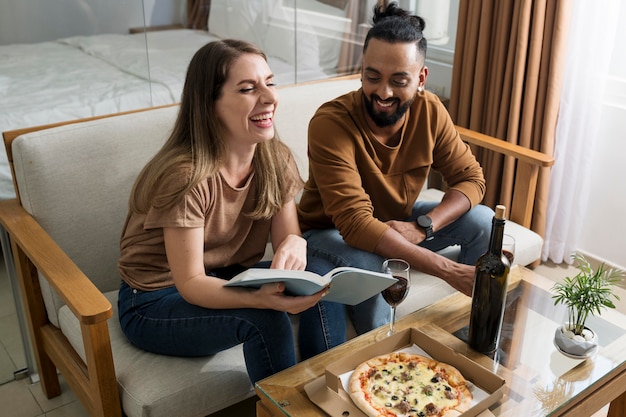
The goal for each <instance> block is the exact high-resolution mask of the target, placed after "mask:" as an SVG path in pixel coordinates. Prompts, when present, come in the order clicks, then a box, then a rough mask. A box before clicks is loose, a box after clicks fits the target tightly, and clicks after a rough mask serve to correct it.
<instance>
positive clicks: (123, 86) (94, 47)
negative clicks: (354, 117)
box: [0, 29, 328, 199]
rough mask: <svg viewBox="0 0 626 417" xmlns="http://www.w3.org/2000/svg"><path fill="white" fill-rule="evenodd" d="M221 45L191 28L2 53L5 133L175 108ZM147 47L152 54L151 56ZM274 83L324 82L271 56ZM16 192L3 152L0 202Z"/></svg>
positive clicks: (0, 115) (316, 71)
mask: <svg viewBox="0 0 626 417" xmlns="http://www.w3.org/2000/svg"><path fill="white" fill-rule="evenodd" d="M216 39H218V37H217V36H215V35H213V34H211V33H209V32H206V31H198V30H190V29H180V30H168V31H156V32H147V33H145V34H144V33H140V34H129V35H122V34H102V35H93V36H76V37H70V38H63V39H58V40H56V41H50V42H41V43H35V44H15V45H4V46H0V95H1V96H2V100H1V101H0V132H4V131H7V130H14V129H20V128H26V127H30V126H38V125H43V124H48V123H56V122H62V121H67V120H73V119H78V118H85V117H93V116H98V115H104V114H110V113H117V112H121V111H127V110H133V109H139V108H145V107H152V106H159V105H165V104H171V103H175V102H178V101H179V100H180V96H181V93H182V88H183V84H184V78H185V74H186V70H187V66H188V64H189V61H190V60H191V57H192V56H193V54H194V53H195V51H197V50H198V49H199V48H200V47H201V46H203V45H204V44H206V43H208V42H210V41H213V40H216ZM146 44H147V45H148V53H146ZM268 62H269V65H270V68H271V69H272V71H273V72H274V73H275V74H276V82H277V84H282V85H286V84H292V83H294V82H302V81H308V80H314V79H322V78H327V77H328V74H326V73H325V72H324V71H323V70H322V69H321V68H316V67H307V68H306V70H304V71H303V70H298V75H297V76H296V74H295V72H296V67H295V66H294V65H292V64H290V63H288V62H286V61H285V60H283V59H281V58H280V57H275V56H268ZM14 196H15V192H14V189H13V182H12V179H11V173H10V169H9V165H8V160H7V156H6V152H5V150H4V147H2V149H1V150H0V199H8V198H13V197H14Z"/></svg>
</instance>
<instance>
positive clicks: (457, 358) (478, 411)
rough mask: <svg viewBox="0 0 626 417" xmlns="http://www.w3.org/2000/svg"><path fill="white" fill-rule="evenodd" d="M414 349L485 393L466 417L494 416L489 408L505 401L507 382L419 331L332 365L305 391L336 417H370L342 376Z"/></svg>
mask: <svg viewBox="0 0 626 417" xmlns="http://www.w3.org/2000/svg"><path fill="white" fill-rule="evenodd" d="M413 345H416V346H418V347H419V348H420V349H422V350H423V351H424V352H425V353H426V354H427V355H429V356H431V357H432V358H433V359H436V360H438V361H440V362H444V363H448V364H450V365H452V366H454V367H456V368H457V369H458V370H459V371H460V372H461V373H462V374H463V376H464V377H465V379H467V380H469V381H471V383H473V384H474V385H475V386H476V387H477V388H478V389H480V390H481V399H480V401H478V402H477V403H476V404H474V405H473V406H472V408H470V409H469V410H467V411H466V412H464V413H463V414H462V417H475V416H480V417H486V416H493V414H492V413H491V412H490V411H489V410H488V408H489V407H490V406H491V405H493V404H495V403H496V402H497V401H498V400H499V399H500V398H502V395H503V391H504V379H502V378H501V377H499V376H498V375H496V374H495V373H493V372H491V371H490V370H488V369H486V368H485V367H483V366H481V365H479V364H477V363H476V362H474V361H472V360H470V359H469V358H467V357H466V356H463V355H462V354H460V353H458V352H456V351H454V350H453V349H451V348H449V347H448V346H445V345H443V344H442V343H440V342H438V341H437V340H435V339H433V338H432V337H430V336H428V335H426V334H425V333H423V332H421V331H419V330H418V329H415V328H411V329H406V330H403V331H401V332H398V333H397V334H395V335H393V336H390V337H388V338H385V339H383V340H381V341H379V342H376V343H373V344H371V345H369V346H367V347H365V348H362V349H360V350H357V351H355V352H353V353H352V354H351V355H350V356H348V357H345V358H343V359H340V360H338V361H336V362H333V363H331V364H330V365H328V366H327V367H326V373H325V375H324V376H322V377H320V378H317V379H316V380H314V381H312V382H311V383H309V384H307V385H305V387H304V390H305V392H306V393H307V395H308V396H309V398H310V399H311V401H312V402H313V403H315V404H316V405H317V406H318V407H320V408H321V409H322V410H324V411H325V412H326V413H328V414H329V415H330V416H332V417H335V416H337V417H342V416H344V417H345V416H350V417H367V416H366V415H365V414H364V413H363V412H362V411H361V410H360V409H359V408H358V407H357V406H356V405H355V404H354V402H353V401H352V399H351V398H350V395H349V394H348V392H346V391H345V389H344V388H343V384H342V381H341V376H342V375H344V374H345V373H347V372H350V371H352V370H354V369H355V368H356V367H357V366H358V365H359V364H361V363H362V362H364V361H366V360H368V359H370V358H373V357H375V356H378V355H382V354H385V353H389V352H395V351H398V350H401V349H403V348H406V347H408V346H413Z"/></svg>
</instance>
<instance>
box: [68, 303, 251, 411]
mask: <svg viewBox="0 0 626 417" xmlns="http://www.w3.org/2000/svg"><path fill="white" fill-rule="evenodd" d="M105 296H106V297H107V299H108V300H109V301H110V302H111V304H112V305H113V317H112V318H111V319H109V335H110V337H111V348H112V350H113V358H114V362H115V374H116V375H117V383H118V386H119V390H120V398H121V400H122V404H123V407H124V412H125V413H126V415H128V416H141V417H171V416H205V415H208V414H210V413H213V412H215V411H218V410H221V409H223V408H226V407H228V406H230V405H232V404H236V403H238V402H240V401H243V400H245V399H246V398H249V397H251V396H253V395H254V389H253V387H252V384H251V383H250V379H249V378H248V373H247V371H246V366H245V362H244V359H243V349H242V345H238V346H236V347H234V348H232V349H228V350H225V351H222V352H220V353H218V354H216V355H212V356H207V357H200V358H179V357H173V356H168V357H167V360H163V358H164V357H163V356H161V355H157V354H154V353H150V352H146V351H144V350H141V349H138V348H136V347H134V346H133V345H131V344H130V343H128V341H127V339H126V336H124V333H122V329H121V328H120V324H119V321H118V318H117V291H110V292H107V293H105ZM59 323H60V325H61V331H62V332H63V334H64V335H65V336H66V337H67V338H68V340H69V342H70V343H71V344H72V346H73V347H74V349H76V351H77V352H78V353H79V355H80V356H81V358H83V360H85V351H84V349H83V339H82V336H81V334H80V325H79V323H78V320H77V319H76V316H74V314H72V312H71V311H70V309H69V308H68V307H67V306H64V307H62V308H61V309H60V310H59Z"/></svg>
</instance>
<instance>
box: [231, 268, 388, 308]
mask: <svg viewBox="0 0 626 417" xmlns="http://www.w3.org/2000/svg"><path fill="white" fill-rule="evenodd" d="M271 282H283V283H285V293H286V294H289V295H311V294H315V293H316V292H318V291H320V290H321V289H322V288H324V287H326V286H328V285H329V284H330V290H329V292H328V294H326V296H325V297H324V301H333V302H335V303H341V304H348V305H356V304H359V303H361V302H363V301H365V300H367V299H368V298H370V297H372V296H374V295H376V294H378V293H379V292H381V291H382V290H384V289H385V288H387V287H390V286H391V285H392V284H393V283H394V282H396V279H395V278H394V277H392V276H391V275H390V274H385V273H382V272H374V271H368V270H365V269H359V268H352V267H339V268H335V269H333V270H332V271H330V272H328V273H327V274H326V275H324V276H321V275H318V274H316V273H315V272H310V271H291V270H284V269H264V268H250V269H248V270H246V271H243V272H242V273H240V274H238V275H235V276H234V277H233V278H232V279H231V280H230V281H228V283H227V284H226V286H227V287H253V288H259V287H260V286H261V285H263V284H267V283H271Z"/></svg>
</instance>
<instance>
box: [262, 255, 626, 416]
mask: <svg viewBox="0 0 626 417" xmlns="http://www.w3.org/2000/svg"><path fill="white" fill-rule="evenodd" d="M553 284H554V281H551V280H549V279H547V278H545V277H542V276H541V275H539V274H537V273H535V272H533V271H531V270H529V269H527V268H524V267H519V266H516V267H514V268H513V269H512V270H511V274H510V279H509V293H508V296H507V308H506V312H505V318H504V324H503V329H502V335H501V341H500V346H499V348H498V350H497V351H496V352H495V354H492V355H490V356H487V355H483V354H480V353H477V352H475V351H473V350H472V349H471V348H470V347H469V346H468V345H467V343H466V342H465V341H464V340H465V338H466V334H467V325H468V323H469V311H470V306H471V299H470V297H467V296H465V295H462V294H460V293H455V294H452V295H450V296H448V297H446V298H444V299H442V300H440V301H438V302H436V303H434V304H432V305H430V306H428V307H425V308H423V309H421V310H418V311H416V312H414V313H412V314H409V315H407V316H405V317H402V318H401V319H399V320H398V321H397V323H396V326H397V330H398V331H400V330H402V329H406V328H411V327H414V328H417V329H419V330H421V331H422V332H424V333H426V334H427V335H429V336H431V337H433V338H435V339H436V340H438V341H439V342H441V343H443V344H444V345H446V346H448V347H450V348H452V349H454V350H455V351H457V352H459V353H461V354H462V355H465V356H466V357H468V358H470V359H471V360H473V361H475V362H477V363H479V364H481V365H482V366H484V367H485V368H487V369H490V370H492V371H493V372H495V373H496V374H497V375H499V376H500V377H502V378H503V379H504V380H505V381H506V382H505V388H504V395H503V397H502V399H501V400H500V401H498V402H497V403H496V404H494V405H493V406H492V407H490V408H489V410H486V411H485V412H483V413H482V414H480V416H481V417H484V416H492V415H493V416H499V417H500V416H502V417H505V416H511V417H518V416H529V417H532V416H575V417H580V416H591V415H592V414H593V413H594V412H596V411H597V410H599V409H600V408H602V407H603V406H604V405H606V404H608V403H611V406H610V409H609V416H610V417H624V416H626V316H625V315H623V314H621V313H619V312H617V311H615V310H605V311H603V313H602V316H601V317H592V318H591V319H589V320H588V325H589V327H591V328H593V329H594V330H596V332H597V333H598V335H599V342H600V347H599V349H598V351H597V353H596V354H595V355H594V356H592V357H590V358H588V359H572V358H570V357H566V356H565V355H563V354H561V353H559V351H558V350H557V348H556V347H555V346H554V343H553V340H554V332H555V330H556V328H557V326H559V325H560V323H562V322H563V321H564V319H565V318H566V315H567V312H566V310H565V309H564V308H563V307H561V306H555V305H554V302H553V300H552V298H551V292H550V289H551V287H552V285H553ZM619 291H621V292H620V298H621V299H622V301H621V302H626V292H624V291H622V290H619ZM621 294H624V296H622V295H621ZM376 334H377V330H374V331H372V332H369V333H366V334H364V335H361V336H358V337H356V338H354V339H352V340H349V341H348V342H346V343H344V344H343V345H341V346H338V347H336V348H334V349H331V350H329V351H327V352H324V353H322V354H320V355H317V356H315V357H313V358H311V359H309V360H306V361H303V362H301V363H299V364H297V365H295V366H293V367H291V368H289V369H286V370H284V371H282V372H279V373H277V374H275V375H273V376H271V377H269V378H266V379H264V380H262V381H259V382H258V383H257V384H256V387H255V388H256V392H257V395H258V396H259V399H260V400H259V401H258V402H257V416H258V417H269V416H298V417H300V416H325V415H327V414H326V413H325V412H324V411H323V410H322V409H320V408H319V407H317V406H316V405H315V404H314V403H313V402H311V401H310V400H309V398H308V396H307V394H306V393H305V391H304V386H305V385H306V384H308V383H309V382H311V381H313V380H315V379H317V378H319V377H320V376H321V375H323V374H324V372H325V369H326V366H328V365H329V364H331V363H333V362H335V361H337V360H339V359H341V358H342V357H345V356H347V355H350V354H351V352H354V351H355V350H358V349H360V348H362V347H364V346H367V345H369V344H371V343H374V342H375V337H376ZM345 417H349V416H345Z"/></svg>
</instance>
